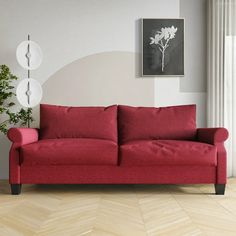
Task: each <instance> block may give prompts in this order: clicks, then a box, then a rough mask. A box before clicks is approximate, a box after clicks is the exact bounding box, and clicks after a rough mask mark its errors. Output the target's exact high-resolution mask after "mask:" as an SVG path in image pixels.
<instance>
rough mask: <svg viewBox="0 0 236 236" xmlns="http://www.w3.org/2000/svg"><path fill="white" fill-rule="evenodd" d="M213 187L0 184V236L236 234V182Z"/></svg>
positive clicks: (182, 235)
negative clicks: (14, 187)
mask: <svg viewBox="0 0 236 236" xmlns="http://www.w3.org/2000/svg"><path fill="white" fill-rule="evenodd" d="M213 192H214V189H213V185H191V186H189V185H163V186H161V185H25V186H23V189H22V194H21V195H19V196H12V195H10V189H9V185H8V183H7V181H0V236H18V235H23V236H28V235H30V236H43V235H47V236H52V235H53V236H54V235H55V236H61V235H63V236H71V235H76V236H77V235H86V236H88V235H89V236H90V235H91V236H95V235H96V236H97V235H98V236H110V235H111V236H126V235H127V236H139V235H140V236H141V235H146V236H152V235H158V236H159V235H168V236H177V235H179V236H188V235H189V236H190V235H191V236H192V235H194V236H195V235H212V236H218V235H219V236H231V235H232V236H235V235H236V179H229V181H228V185H227V190H226V195H225V196H219V195H218V196H216V195H214V194H213Z"/></svg>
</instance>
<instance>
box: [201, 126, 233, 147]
mask: <svg viewBox="0 0 236 236" xmlns="http://www.w3.org/2000/svg"><path fill="white" fill-rule="evenodd" d="M228 136H229V133H228V131H227V129H225V128H200V129H197V139H198V141H202V142H204V143H209V144H212V145H214V144H217V143H223V142H224V141H225V140H226V139H227V138H228Z"/></svg>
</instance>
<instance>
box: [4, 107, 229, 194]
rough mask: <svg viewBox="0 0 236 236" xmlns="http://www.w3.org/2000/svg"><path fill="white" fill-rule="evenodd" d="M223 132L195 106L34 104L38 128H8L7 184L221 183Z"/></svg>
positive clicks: (220, 190)
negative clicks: (204, 123)
mask: <svg viewBox="0 0 236 236" xmlns="http://www.w3.org/2000/svg"><path fill="white" fill-rule="evenodd" d="M227 137H228V132H227V130H226V129H225V128H200V129H197V128H196V106H195V105H185V106H172V107H162V108H151V107H130V106H123V105H119V106H116V105H114V106H109V107H65V106H54V105H41V106H40V129H34V128H11V129H10V130H9V131H8V138H9V139H10V140H11V141H12V147H11V150H10V156H9V158H10V172H9V173H10V184H11V190H12V194H19V193H20V192H21V184H215V191H216V194H224V191H225V184H226V151H225V148H224V141H225V140H226V139H227Z"/></svg>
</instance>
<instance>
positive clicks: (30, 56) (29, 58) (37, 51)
mask: <svg viewBox="0 0 236 236" xmlns="http://www.w3.org/2000/svg"><path fill="white" fill-rule="evenodd" d="M16 58H17V61H18V63H19V64H20V65H21V66H22V67H23V68H25V69H26V70H35V69H37V68H38V67H39V66H40V64H41V63H42V60H43V53H42V50H41V48H40V46H39V45H38V44H37V43H35V42H34V41H31V40H27V41H23V42H22V43H20V44H19V45H18V47H17V49H16Z"/></svg>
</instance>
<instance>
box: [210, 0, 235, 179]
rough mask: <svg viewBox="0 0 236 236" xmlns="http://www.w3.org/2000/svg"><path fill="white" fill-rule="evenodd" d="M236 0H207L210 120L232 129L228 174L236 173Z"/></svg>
mask: <svg viewBox="0 0 236 236" xmlns="http://www.w3.org/2000/svg"><path fill="white" fill-rule="evenodd" d="M235 13H236V0H208V31H207V36H208V44H207V48H208V58H207V62H208V65H207V70H208V74H207V80H208V83H207V86H208V87H207V103H208V104H207V122H208V126H209V127H219V126H223V127H226V128H227V129H228V130H229V134H230V137H229V140H228V141H227V142H226V149H227V154H228V165H227V166H228V170H227V171H228V176H236V37H235V35H236V34H235V33H236V30H235V29H236V28H235V26H236V15H235Z"/></svg>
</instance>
